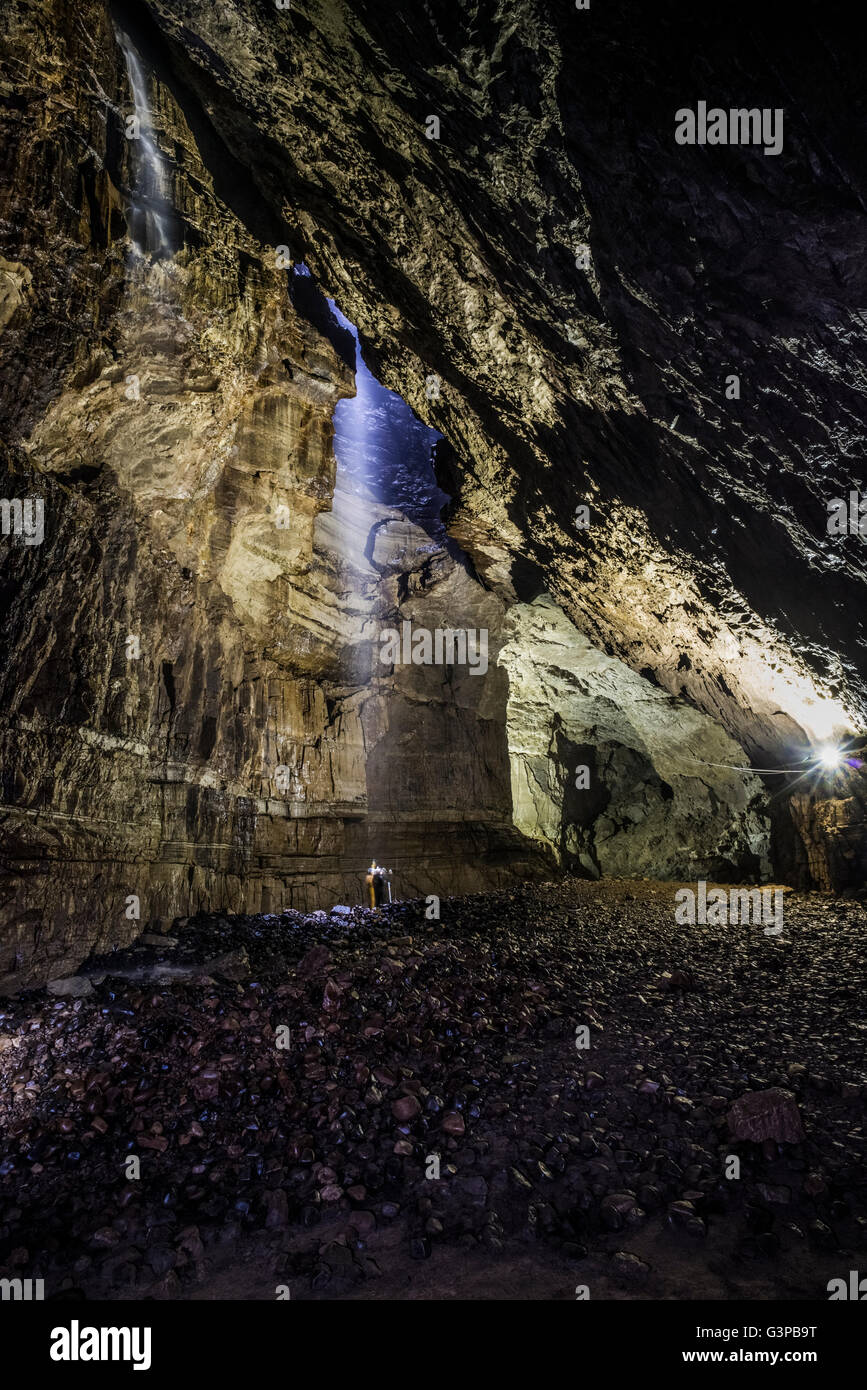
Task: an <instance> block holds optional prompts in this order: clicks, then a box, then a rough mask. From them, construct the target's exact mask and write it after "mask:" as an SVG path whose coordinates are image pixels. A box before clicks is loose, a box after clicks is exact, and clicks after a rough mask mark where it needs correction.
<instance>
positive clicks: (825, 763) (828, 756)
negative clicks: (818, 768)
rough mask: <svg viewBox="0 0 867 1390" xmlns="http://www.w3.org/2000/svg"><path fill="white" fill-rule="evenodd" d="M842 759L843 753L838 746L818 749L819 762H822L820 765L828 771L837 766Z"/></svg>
mask: <svg viewBox="0 0 867 1390" xmlns="http://www.w3.org/2000/svg"><path fill="white" fill-rule="evenodd" d="M842 761H843V754H842V753H841V752H840V749H839V748H820V749H819V762H820V763H821V764H822V767H826V768H828V770H829V771H832V770H833V769H834V768H835V767H839V766H840V764H841V762H842Z"/></svg>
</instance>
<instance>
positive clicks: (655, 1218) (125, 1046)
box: [0, 879, 867, 1300]
mask: <svg viewBox="0 0 867 1390" xmlns="http://www.w3.org/2000/svg"><path fill="white" fill-rule="evenodd" d="M676 887H677V885H674V884H655V883H649V882H646V881H625V880H614V881H607V882H603V883H589V882H584V881H579V880H574V879H566V880H563V881H561V882H556V883H549V884H541V885H528V886H526V887H523V888H520V889H517V890H515V891H511V892H502V893H497V894H489V895H479V896H473V897H468V898H463V899H443V900H442V908H441V910H442V920H441V921H428V920H426V918H425V915H424V904H423V903H419V902H413V903H398V904H395V905H393V906H391V907H389V908H387V909H384V910H383V911H382V912H381V913H380V914H378V915H374V914H371V913H367V912H363V911H362V910H361V909H354V910H353V911H352V912H351V913H350V914H348V915H347V914H344V915H342V916H340V915H337V916H335V915H332V916H330V917H327V916H326V915H325V914H318V915H317V914H313V915H308V916H307V917H304V916H302V915H301V914H299V913H286V914H283V915H281V916H280V917H243V918H240V917H239V918H232V919H227V918H222V917H217V916H212V917H198V918H195V919H192V920H191V921H190V922H189V923H188V924H187V925H186V926H185V927H183V928H181V929H178V931H177V932H176V933H175V934H174V935H172V936H170V937H167V938H165V939H164V940H161V939H159V938H153V937H148V939H147V942H146V943H144V944H141V945H139V946H137V947H134V948H131V949H130V950H129V951H125V952H117V953H115V954H113V955H112V956H110V957H103V958H101V959H100V958H95V959H94V960H92V961H91V962H89V963H88V965H87V966H86V967H83V969H82V971H81V972H80V976H79V977H77V985H76V987H77V988H80V989H81V990H83V991H86V993H84V994H83V996H82V997H78V998H75V997H61V998H56V997H54V996H52V995H51V994H48V993H46V992H44V991H39V992H35V991H32V992H30V993H28V994H26V995H22V996H20V997H19V998H17V999H14V1000H6V1001H3V1002H2V1003H0V1097H2V1098H0V1275H2V1276H4V1277H13V1276H15V1275H18V1276H21V1277H28V1276H32V1277H43V1278H44V1279H45V1287H46V1296H47V1297H60V1298H75V1297H82V1298H87V1299H95V1298H112V1299H121V1300H128V1299H138V1298H143V1297H150V1298H154V1297H155V1298H167V1299H175V1298H190V1299H231V1298H235V1299H274V1298H275V1297H278V1296H283V1297H286V1296H289V1297H291V1298H292V1299H311V1298H313V1299H333V1298H347V1299H358V1298H371V1299H455V1298H474V1299H495V1298H520V1299H548V1298H551V1299H563V1298H567V1299H574V1298H575V1297H576V1289H577V1288H579V1287H581V1286H583V1287H586V1290H587V1294H588V1295H589V1297H590V1298H591V1299H595V1298H612V1299H631V1298H642V1299H655V1298H669V1299H691V1298H711V1299H726V1298H738V1297H740V1298H748V1299H777V1298H779V1299H797V1298H804V1299H816V1300H826V1299H827V1297H828V1295H827V1292H826V1289H827V1283H828V1280H830V1279H832V1278H838V1277H846V1275H847V1272H848V1270H849V1269H850V1268H857V1267H858V1252H861V1260H862V1262H863V1252H864V1250H865V1248H867V1177H865V1166H864V1156H865V1149H867V1133H865V1127H864V1102H865V1098H867V1067H865V1042H867V1020H865V1017H864V1002H863V1001H864V999H865V994H867V990H865V985H867V979H865V975H867V964H865V957H864V950H863V934H864V922H865V909H864V907H863V906H862V905H861V903H860V902H857V901H843V900H838V899H833V898H830V897H826V896H820V895H795V894H787V895H786V902H785V914H784V920H785V927H784V931H783V934H782V935H781V936H778V937H768V936H766V935H764V934H763V932H762V931H761V929H760V928H757V927H732V926H727V927H721V926H704V927H702V926H681V925H677V924H676V923H675V920H674V892H675V889H676ZM581 1026H586V1027H587V1028H589V1044H590V1045H589V1048H586V1049H584V1048H581V1049H579V1047H577V1046H576V1028H578V1027H581ZM286 1029H288V1034H287V1033H286V1032H285V1031H282V1032H281V1031H280V1030H286ZM577 1041H583V1039H581V1038H580V1036H579V1038H578V1039H577ZM641 1086H643V1089H639V1087H641ZM769 1088H782V1089H784V1090H786V1091H789V1092H791V1093H792V1094H793V1096H794V1098H795V1101H796V1103H797V1106H798V1109H799V1112H800V1117H801V1121H802V1122H803V1126H804V1133H805V1138H803V1139H802V1140H801V1141H800V1142H775V1141H773V1140H767V1141H766V1142H765V1143H764V1144H760V1143H758V1142H753V1141H752V1140H748V1139H736V1138H733V1137H732V1135H731V1134H730V1131H729V1124H728V1113H729V1110H730V1107H731V1104H732V1102H733V1101H735V1100H736V1099H737V1098H738V1097H741V1096H743V1095H744V1094H745V1093H747V1092H754V1091H762V1090H766V1089H769ZM430 1155H438V1156H439V1162H440V1175H439V1177H438V1178H437V1177H435V1176H426V1168H427V1169H428V1171H429V1172H433V1171H434V1169H435V1165H434V1164H432V1163H431V1161H430V1158H429V1156H430ZM130 1156H135V1157H137V1158H138V1159H139V1165H138V1167H139V1172H140V1175H139V1176H138V1177H136V1176H135V1175H134V1172H132V1171H129V1170H130V1169H135V1166H136V1165H135V1164H132V1165H130V1163H129V1159H130ZM730 1156H734V1157H736V1158H738V1159H739V1162H740V1175H739V1177H736V1178H729V1177H726V1176H725V1174H726V1167H727V1165H728V1166H729V1168H731V1164H730ZM128 1171H129V1176H128V1175H127V1173H128ZM673 1204H674V1205H673ZM278 1290H282V1293H279V1292H278Z"/></svg>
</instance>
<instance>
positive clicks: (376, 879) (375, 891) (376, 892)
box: [366, 859, 387, 912]
mask: <svg viewBox="0 0 867 1390" xmlns="http://www.w3.org/2000/svg"><path fill="white" fill-rule="evenodd" d="M386 872H387V870H385V869H383V868H382V866H381V865H379V864H377V862H376V860H375V859H374V860H373V863H372V864H371V866H370V868H369V869H368V871H367V879H366V883H367V892H368V896H369V898H370V906H371V908H372V910H373V911H374V912H375V911H376V909H377V908H379V907H382V904H383V903H384V902H385V875H386Z"/></svg>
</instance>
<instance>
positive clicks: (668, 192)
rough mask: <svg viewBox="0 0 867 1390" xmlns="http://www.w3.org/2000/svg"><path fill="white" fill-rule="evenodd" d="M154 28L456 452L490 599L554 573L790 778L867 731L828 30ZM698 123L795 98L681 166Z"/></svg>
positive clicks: (402, 387)
mask: <svg viewBox="0 0 867 1390" xmlns="http://www.w3.org/2000/svg"><path fill="white" fill-rule="evenodd" d="M146 9H147V11H148V13H149V14H150V15H151V16H152V17H153V19H154V22H155V25H156V26H157V27H158V29H159V32H160V34H161V36H162V37H161V42H163V43H164V44H165V47H166V50H167V52H168V53H169V54H170V55H171V59H172V62H173V63H174V65H175V68H176V71H177V73H178V75H179V80H181V81H183V83H184V84H186V86H187V87H188V88H189V90H191V91H194V92H195V93H196V98H197V100H199V101H200V102H201V104H202V107H203V109H204V110H205V112H206V113H207V119H208V121H209V122H210V124H211V126H212V128H213V129H214V131H216V132H217V133H218V135H219V138H220V139H221V140H222V141H223V142H224V144H225V146H226V147H227V148H228V149H229V150H231V151H232V152H233V154H234V155H235V156H237V157H240V158H242V159H243V160H244V161H245V162H246V163H248V164H249V166H250V167H251V168H252V169H253V170H254V172H255V178H256V182H257V186H258V187H259V188H260V189H261V191H262V193H263V196H264V197H265V198H266V199H267V201H268V203H269V205H270V206H272V207H273V208H275V209H279V210H280V211H281V214H282V215H283V217H284V218H285V219H286V224H287V227H288V229H289V232H288V233H287V235H291V238H292V239H293V241H294V242H295V244H297V245H298V246H299V248H300V249H301V252H302V253H303V255H304V256H305V258H306V259H307V260H308V262H309V264H310V265H311V267H312V269H313V271H314V273H315V274H316V275H317V276H318V278H319V279H320V281H321V282H322V283H323V285H325V286H326V287H327V288H328V290H329V293H332V294H334V295H335V296H336V297H337V298H338V300H339V302H340V303H341V305H342V306H343V308H344V310H345V311H346V312H347V313H348V314H349V315H350V316H351V317H352V319H353V320H354V321H355V322H357V323H358V324H359V326H360V328H361V331H362V335H363V339H364V342H365V346H366V351H367V352H368V355H369V358H370V361H371V364H372V365H374V366H375V367H377V370H378V371H379V374H380V375H381V376H382V378H383V380H385V381H386V383H387V384H388V385H390V386H392V387H393V388H394V389H395V390H398V391H400V393H401V394H402V395H403V396H404V397H405V398H406V399H407V400H408V401H409V402H410V404H411V405H412V406H413V408H414V409H415V410H416V412H417V413H418V414H419V416H420V417H421V418H423V419H425V420H426V421H427V422H428V423H430V424H434V425H436V426H437V427H438V428H439V429H441V430H442V431H443V433H444V434H445V435H446V437H447V438H448V440H449V441H450V443H451V445H452V446H453V448H454V450H455V462H454V468H453V470H452V471H451V474H450V476H449V477H447V478H445V477H444V483H445V485H446V486H447V490H448V491H449V492H450V493H452V494H453V495H455V497H456V499H457V500H456V504H455V508H454V514H453V517H452V520H451V527H450V529H451V532H452V534H453V535H454V536H456V537H457V538H458V539H460V541H461V543H462V544H463V545H464V546H465V548H466V549H467V550H468V551H469V552H470V553H471V554H472V556H473V559H474V562H475V564H476V567H477V569H478V570H479V572H480V573H482V574H484V575H485V578H486V580H487V582H489V583H490V584H491V585H495V586H498V587H499V588H500V590H501V591H502V592H503V593H504V594H506V595H507V596H510V595H511V596H512V597H514V592H513V578H514V573H515V567H516V562H522V563H523V564H524V565H525V566H527V565H530V566H533V567H536V568H538V569H541V570H542V572H543V574H544V578H545V586H546V587H547V588H548V589H549V591H550V592H551V593H552V594H553V596H554V597H555V599H556V600H557V602H559V603H560V604H561V606H562V607H563V609H564V611H565V612H566V613H567V615H568V616H569V617H570V618H571V619H572V620H573V621H574V622H575V624H576V626H577V627H578V628H579V630H581V631H582V632H585V633H586V634H587V635H588V636H589V637H590V639H591V640H592V641H593V642H595V643H596V644H597V645H598V646H601V647H602V648H603V649H605V650H609V651H611V652H612V653H613V654H615V655H617V656H618V657H619V658H620V659H622V660H624V661H626V662H627V664H628V665H630V666H631V667H632V668H633V669H634V670H638V671H642V670H645V669H647V670H650V671H652V672H653V673H654V677H655V679H657V680H658V681H659V683H660V685H662V686H663V687H664V688H665V689H667V690H669V691H670V693H672V694H675V695H685V696H686V697H687V698H689V699H691V700H692V701H693V702H694V703H696V704H697V705H698V707H699V708H701V709H703V710H704V711H705V713H707V714H709V715H711V716H712V717H713V718H717V719H719V720H720V722H722V723H723V725H724V726H725V727H726V728H727V729H728V730H729V732H730V733H731V734H732V735H733V736H734V737H735V738H737V739H738V741H739V742H740V743H742V744H743V745H744V747H746V748H747V750H748V751H749V752H750V754H751V755H753V756H754V757H755V758H756V761H757V762H759V763H760V764H767V763H768V762H771V765H785V764H786V762H787V761H791V758H792V750H793V747H798V746H802V745H803V743H804V742H805V740H807V739H817V738H824V737H827V736H829V735H830V734H831V733H833V732H834V730H835V729H842V728H844V727H845V726H847V725H851V724H852V723H853V721H860V720H863V717H864V713H865V686H864V676H863V669H864V660H863V658H864V626H863V614H864V611H865V604H864V597H865V596H864V589H863V585H864V570H863V566H862V565H861V563H860V559H859V554H858V546H859V539H858V538H857V537H849V538H844V539H843V540H842V541H841V539H840V538H839V537H836V538H835V537H829V536H828V535H827V533H826V519H827V509H826V504H827V501H828V499H829V498H830V497H833V496H841V495H842V496H845V495H846V493H847V491H848V489H849V487H850V486H857V485H859V484H860V482H861V475H862V474H863V467H862V463H861V460H862V459H863V445H864V433H863V419H864V381H865V379H867V377H865V371H864V368H865V348H864V334H863V322H862V308H861V306H862V304H863V297H864V292H865V288H867V286H865V280H864V276H865V265H864V260H863V256H862V255H861V254H860V245H861V238H862V227H863V213H864V192H865V189H864V168H865V162H864V158H863V154H864V150H863V143H864V136H863V129H864V123H863V121H862V120H860V115H863V108H864V100H865V99H864V95H863V84H862V82H861V75H860V71H859V64H858V62H857V59H856V58H855V55H854V53H853V51H852V47H851V45H849V44H847V43H846V41H845V30H843V29H841V28H840V27H839V23H838V20H837V19H836V18H835V16H834V15H833V13H831V11H829V10H828V8H827V7H822V8H821V9H820V10H814V11H813V12H811V14H810V16H809V18H808V19H807V20H806V21H805V22H804V23H799V24H797V25H795V24H790V23H785V24H778V23H776V22H775V20H774V19H773V18H772V16H771V14H769V13H767V14H766V13H763V11H762V9H761V7H755V6H753V7H749V8H746V7H744V9H743V12H741V10H740V7H736V6H735V7H732V6H725V7H719V8H718V9H717V10H713V11H710V12H709V11H708V10H707V9H706V7H704V8H703V7H700V6H695V5H688V4H677V3H672V4H667V5H665V6H661V7H658V6H650V7H648V6H646V5H642V4H641V3H639V0H626V2H625V3H623V4H619V5H617V6H607V5H593V6H591V7H590V8H589V9H588V10H587V11H581V12H578V11H576V9H575V7H574V6H570V5H566V4H564V5H559V6H550V5H547V4H545V5H543V4H542V3H540V0H515V3H511V4H509V5H504V6H501V7H496V8H493V9H491V8H489V7H486V6H481V5H478V4H476V3H462V4H461V5H455V4H453V3H452V0H431V2H430V3H429V4H427V5H425V6H419V7H415V8H414V9H413V10H412V11H405V10H403V9H402V10H401V12H400V13H397V14H393V13H392V12H391V11H389V10H383V9H382V8H381V7H380V6H378V5H377V4H375V3H373V0H370V3H368V2H367V0H358V2H356V0H353V3H349V2H348V0H346V2H344V0H299V3H298V4H294V5H293V6H292V7H291V9H290V10H287V11H277V10H274V11H273V12H267V13H266V11H265V10H260V8H259V7H257V6H256V5H254V4H253V3H252V0H239V2H238V3H236V4H234V5H232V6H231V7H216V8H215V7H211V6H209V5H204V4H202V3H201V0H181V3H174V0H172V3H171V4H169V3H168V0H148V4H147V6H146ZM190 34H195V36H196V39H195V42H193V41H191V39H190V37H189V35H190ZM699 99H706V100H708V101H709V102H711V103H718V104H719V105H721V106H723V107H726V108H727V107H729V106H745V105H746V106H758V107H769V108H782V109H783V110H784V113H785V140H784V147H783V150H782V152H781V153H780V154H779V155H777V156H773V157H767V156H765V155H764V154H763V153H762V150H761V149H760V148H751V147H743V148H712V147H710V146H705V147H698V146H696V147H692V148H690V147H687V146H680V145H677V144H676V143H675V139H674V130H675V121H674V113H675V111H676V110H677V109H678V108H680V107H682V106H683V105H684V104H687V103H690V102H691V103H693V104H695V102H696V101H697V100H699ZM859 113H860V114H859ZM429 114H435V115H437V116H438V118H439V120H440V136H439V139H436V140H434V139H427V138H426V131H427V128H428V127H427V119H428V116H429ZM325 130H327V131H328V138H327V139H322V138H321V135H322V132H323V131H325ZM585 245H586V246H587V247H588V248H589V250H590V253H591V260H590V267H589V269H588V270H586V271H585V270H580V269H578V268H577V266H576V248H579V247H582V246H585ZM732 372H735V373H737V374H739V377H740V386H741V395H740V398H739V399H738V400H729V399H728V398H727V397H726V378H727V376H728V374H729V373H732ZM431 373H434V374H436V375H437V376H438V377H439V379H440V381H441V390H440V393H439V395H438V396H437V397H436V398H435V399H433V400H432V399H430V398H429V396H428V394H427V381H428V377H429V375H430V374H431ZM583 503H589V504H590V507H591V518H592V520H591V526H590V528H589V530H587V531H578V530H576V528H575V525H574V516H575V508H576V505H580V504H583Z"/></svg>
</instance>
